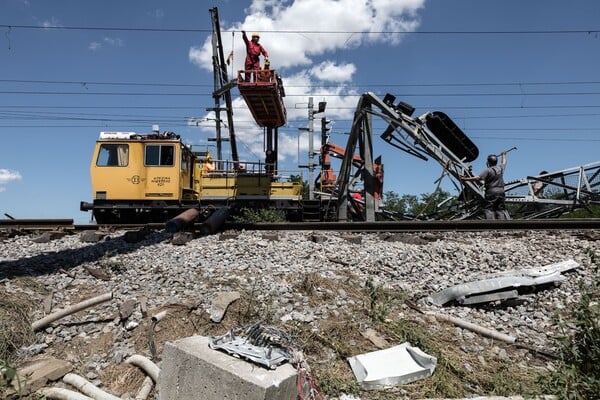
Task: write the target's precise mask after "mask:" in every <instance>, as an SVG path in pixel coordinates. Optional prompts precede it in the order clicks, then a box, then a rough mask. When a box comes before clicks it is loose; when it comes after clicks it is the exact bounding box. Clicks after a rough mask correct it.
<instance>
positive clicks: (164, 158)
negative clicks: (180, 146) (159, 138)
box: [144, 144, 175, 167]
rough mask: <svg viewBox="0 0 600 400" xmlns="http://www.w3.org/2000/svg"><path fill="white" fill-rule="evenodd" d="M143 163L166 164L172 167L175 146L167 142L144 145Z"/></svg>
mask: <svg viewBox="0 0 600 400" xmlns="http://www.w3.org/2000/svg"><path fill="white" fill-rule="evenodd" d="M145 151H146V154H145V158H144V160H145V164H146V165H147V166H168V167H172V166H173V165H174V164H173V160H174V155H175V146H173V145H171V144H168V145H165V144H148V145H146V149H145Z"/></svg>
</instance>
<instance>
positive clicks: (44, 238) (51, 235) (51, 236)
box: [31, 231, 66, 243]
mask: <svg viewBox="0 0 600 400" xmlns="http://www.w3.org/2000/svg"><path fill="white" fill-rule="evenodd" d="M63 236H66V233H65V232H59V231H50V232H44V233H42V234H40V235H38V236H36V237H34V238H33V239H31V241H32V242H34V243H48V242H50V241H52V240H56V239H60V238H62V237H63Z"/></svg>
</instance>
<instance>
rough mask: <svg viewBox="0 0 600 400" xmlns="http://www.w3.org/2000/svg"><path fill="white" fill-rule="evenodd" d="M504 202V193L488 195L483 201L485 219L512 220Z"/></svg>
mask: <svg viewBox="0 0 600 400" xmlns="http://www.w3.org/2000/svg"><path fill="white" fill-rule="evenodd" d="M504 200H505V197H504V193H486V194H485V200H484V201H483V212H484V214H485V219H511V218H510V215H509V214H508V211H506V206H505V204H504Z"/></svg>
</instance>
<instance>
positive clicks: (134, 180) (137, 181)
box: [127, 175, 146, 185]
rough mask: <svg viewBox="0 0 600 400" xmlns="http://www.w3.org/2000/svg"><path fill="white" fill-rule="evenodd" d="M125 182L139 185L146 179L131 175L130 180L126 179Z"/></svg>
mask: <svg viewBox="0 0 600 400" xmlns="http://www.w3.org/2000/svg"><path fill="white" fill-rule="evenodd" d="M127 180H128V181H129V182H131V183H133V184H134V185H139V184H140V183H142V182H144V181H145V180H146V179H145V178H142V177H141V176H139V175H133V176H132V177H131V178H127Z"/></svg>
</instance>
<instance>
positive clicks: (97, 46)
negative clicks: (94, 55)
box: [88, 42, 102, 51]
mask: <svg viewBox="0 0 600 400" xmlns="http://www.w3.org/2000/svg"><path fill="white" fill-rule="evenodd" d="M101 47H102V43H100V42H92V43H90V45H89V46H88V49H90V50H92V51H96V50H98V49H100V48H101Z"/></svg>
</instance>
